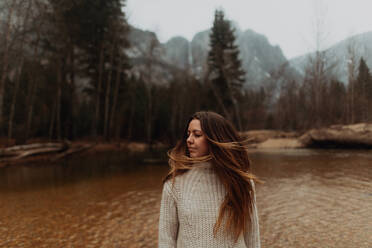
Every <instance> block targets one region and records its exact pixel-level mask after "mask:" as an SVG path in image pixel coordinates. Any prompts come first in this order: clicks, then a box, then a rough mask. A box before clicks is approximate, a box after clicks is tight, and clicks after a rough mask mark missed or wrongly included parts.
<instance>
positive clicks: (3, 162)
mask: <svg viewBox="0 0 372 248" xmlns="http://www.w3.org/2000/svg"><path fill="white" fill-rule="evenodd" d="M0 147H1V148H0V167H5V166H8V165H14V164H30V165H32V164H38V163H45V162H47V163H54V162H59V161H61V160H64V159H70V158H73V157H77V156H79V157H89V156H94V155H97V154H100V153H108V152H114V153H121V152H122V153H125V154H126V155H128V157H130V156H133V157H135V156H136V154H142V157H144V160H146V161H145V162H149V161H150V160H151V159H148V158H147V157H151V155H152V154H153V153H156V152H158V151H164V153H165V151H166V150H167V146H166V145H164V144H161V143H155V144H153V145H152V146H151V149H150V147H149V145H147V144H146V143H142V142H128V141H124V140H120V141H114V142H96V141H88V140H79V141H73V142H70V141H63V142H48V141H47V140H33V141H28V142H27V143H26V144H25V145H21V146H10V147H6V144H4V142H3V143H1V144H0ZM51 147H58V149H51ZM35 148H36V149H35ZM14 150H16V151H17V153H16V152H14ZM163 160H164V159H163ZM150 162H154V161H153V160H151V161H150ZM155 162H156V161H155Z"/></svg>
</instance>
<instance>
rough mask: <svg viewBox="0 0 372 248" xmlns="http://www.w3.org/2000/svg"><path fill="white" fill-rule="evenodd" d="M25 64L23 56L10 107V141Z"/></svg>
mask: <svg viewBox="0 0 372 248" xmlns="http://www.w3.org/2000/svg"><path fill="white" fill-rule="evenodd" d="M23 63H24V56H22V58H21V62H20V65H19V68H18V70H17V75H16V82H15V87H14V92H13V98H12V103H11V105H10V113H9V123H8V141H10V140H11V139H12V132H13V118H14V112H15V105H16V102H17V94H18V89H19V84H20V81H21V75H22V69H23Z"/></svg>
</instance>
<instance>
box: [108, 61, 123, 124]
mask: <svg viewBox="0 0 372 248" xmlns="http://www.w3.org/2000/svg"><path fill="white" fill-rule="evenodd" d="M121 66H122V61H121V56H120V55H119V63H118V67H117V69H116V78H115V89H114V100H113V103H112V109H111V116H110V130H111V131H113V130H114V124H115V115H116V105H117V102H118V97H119V85H120V80H121V78H120V75H121Z"/></svg>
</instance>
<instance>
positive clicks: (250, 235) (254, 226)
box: [244, 180, 261, 248]
mask: <svg viewBox="0 0 372 248" xmlns="http://www.w3.org/2000/svg"><path fill="white" fill-rule="evenodd" d="M251 183H252V188H253V193H254V194H253V195H254V196H253V201H252V204H253V205H252V218H251V220H252V222H251V228H250V230H248V231H247V232H246V233H244V240H245V244H246V246H247V248H260V247H261V241H260V227H259V224H258V213H257V206H256V190H255V186H254V182H253V180H251Z"/></svg>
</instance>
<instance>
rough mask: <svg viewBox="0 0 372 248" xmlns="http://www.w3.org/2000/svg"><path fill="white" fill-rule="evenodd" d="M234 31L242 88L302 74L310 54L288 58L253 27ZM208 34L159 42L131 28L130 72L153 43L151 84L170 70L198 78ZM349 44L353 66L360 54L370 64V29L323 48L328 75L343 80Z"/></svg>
mask: <svg viewBox="0 0 372 248" xmlns="http://www.w3.org/2000/svg"><path fill="white" fill-rule="evenodd" d="M235 30H236V31H235V36H236V44H237V45H238V47H239V50H240V58H241V60H242V67H243V69H244V70H245V72H246V84H245V87H250V86H257V85H261V83H263V82H265V81H270V80H271V81H276V80H277V77H278V74H280V75H279V76H281V77H285V78H292V79H297V80H300V79H301V77H302V76H304V68H305V66H306V64H307V63H308V57H309V55H313V54H305V55H302V56H299V57H296V58H293V59H291V60H290V61H288V60H287V58H286V57H285V56H284V54H283V52H282V50H281V48H280V47H279V46H273V45H271V44H270V43H269V41H268V39H267V38H266V36H265V35H263V34H259V33H257V32H255V31H253V30H245V31H241V30H240V29H239V28H236V29H235ZM209 35H210V30H205V31H202V32H198V33H197V34H195V36H194V37H193V39H192V40H191V42H189V41H188V40H187V39H185V38H183V37H180V36H178V37H173V38H171V39H170V40H168V41H167V42H166V43H160V42H159V41H158V39H157V37H156V34H155V33H153V32H149V31H143V30H140V29H137V28H132V29H131V32H130V35H129V40H130V42H131V44H132V47H131V48H130V49H129V51H128V54H129V56H130V58H132V61H133V64H134V71H136V70H137V71H138V70H146V67H145V61H147V60H148V57H149V53H150V50H151V49H150V47H151V46H154V44H155V45H156V46H155V48H154V49H153V53H152V54H153V56H152V63H153V66H152V69H153V70H152V73H153V74H154V75H153V77H152V78H153V82H155V83H167V82H169V80H171V79H172V77H173V76H172V72H174V70H185V69H188V70H191V71H192V72H193V74H194V75H196V76H197V77H199V78H201V77H202V76H203V75H202V73H203V72H204V71H205V69H206V62H207V56H208V51H209V49H210V47H209ZM350 47H351V48H352V51H353V52H354V53H355V56H356V59H357V60H356V61H357V66H358V65H359V59H360V57H361V56H363V57H364V58H365V60H366V62H367V65H368V66H369V67H371V66H372V56H371V55H372V32H368V33H364V34H360V35H355V36H353V37H350V38H348V39H346V40H344V41H341V42H339V43H337V44H335V45H333V46H331V47H330V48H328V49H327V50H326V51H325V52H326V56H327V61H328V62H329V64H332V65H334V68H333V70H332V73H333V74H332V76H333V77H334V78H337V79H339V80H341V81H343V82H345V83H346V82H347V77H348V70H347V68H348V61H349V58H350V54H349V53H350V52H348V48H350ZM349 51H350V49H349ZM278 71H280V72H279V73H278Z"/></svg>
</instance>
